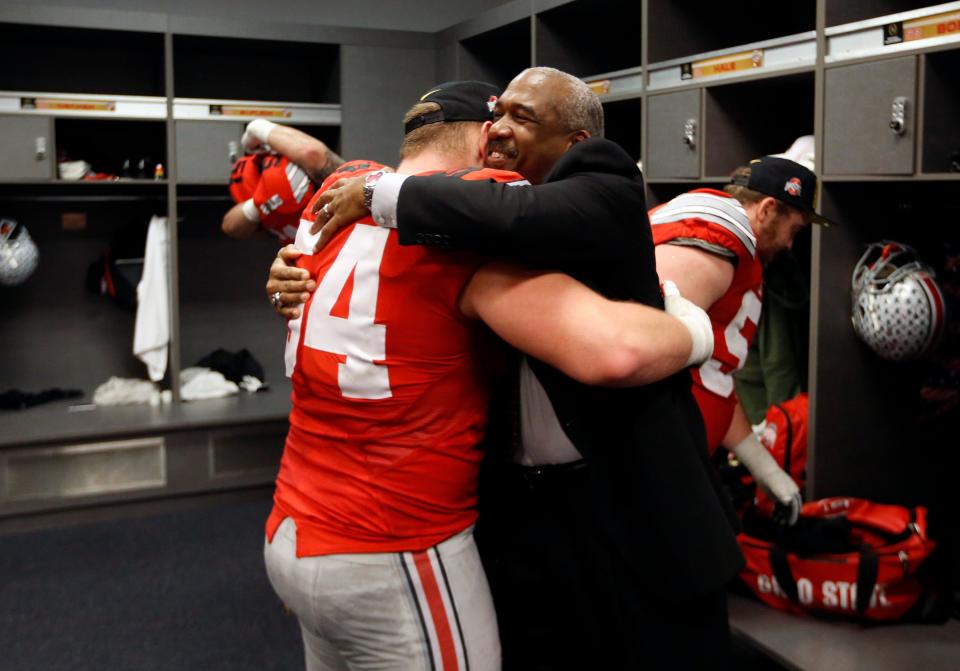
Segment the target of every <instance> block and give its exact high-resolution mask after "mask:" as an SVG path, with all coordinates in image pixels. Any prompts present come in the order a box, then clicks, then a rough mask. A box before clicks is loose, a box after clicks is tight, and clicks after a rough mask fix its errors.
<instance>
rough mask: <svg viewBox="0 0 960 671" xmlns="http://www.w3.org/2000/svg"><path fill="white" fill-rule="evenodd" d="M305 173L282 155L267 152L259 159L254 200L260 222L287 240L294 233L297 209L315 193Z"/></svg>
mask: <svg viewBox="0 0 960 671" xmlns="http://www.w3.org/2000/svg"><path fill="white" fill-rule="evenodd" d="M314 190H315V189H314V184H313V182H311V181H310V178H309V177H308V176H307V173H306V172H304V170H303V169H302V168H301V167H300V166H298V165H297V164H296V163H293V162H291V161H290V160H289V159H288V158H286V157H285V156H279V155H277V154H267V155H266V156H264V157H263V158H262V159H261V161H260V181H259V182H258V183H257V188H256V189H255V190H254V192H253V204H254V205H256V206H257V209H258V210H259V211H260V226H261V227H262V228H263V229H264V230H265V231H267V232H269V233H273V234H274V235H275V236H277V237H278V238H280V242H281V243H282V244H285V245H286V244H289V243H291V242H293V241H294V239H295V238H296V237H297V227H298V226H299V225H300V213H301V212H303V207H304V205H305V204H306V203H307V202H309V200H310V198H311V197H312V196H313V194H314Z"/></svg>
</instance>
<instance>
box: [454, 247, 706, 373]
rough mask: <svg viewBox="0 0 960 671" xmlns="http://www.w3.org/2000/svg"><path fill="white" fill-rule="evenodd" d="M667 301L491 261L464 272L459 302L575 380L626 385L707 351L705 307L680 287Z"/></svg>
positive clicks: (669, 370)
mask: <svg viewBox="0 0 960 671" xmlns="http://www.w3.org/2000/svg"><path fill="white" fill-rule="evenodd" d="M667 303H668V309H673V310H674V312H676V313H677V314H678V317H674V316H671V315H670V314H668V313H666V312H663V311H662V310H658V309H656V308H651V307H648V306H645V305H640V304H637V303H628V302H617V301H611V300H607V299H606V298H603V297H602V296H600V295H599V294H597V293H595V292H594V291H592V290H590V289H589V288H588V287H587V286H585V285H584V284H581V283H580V282H578V281H577V280H575V279H573V278H572V277H570V276H568V275H564V274H562V273H555V272H535V271H531V270H526V269H521V268H517V267H513V266H508V265H505V264H499V263H491V264H488V265H486V266H484V267H482V268H481V269H480V270H479V271H477V273H476V274H475V275H474V276H473V278H472V279H471V280H470V282H469V283H468V285H467V287H466V289H465V290H464V292H463V295H462V298H461V303H460V307H461V310H462V311H463V313H464V314H465V315H467V316H468V317H471V318H475V319H481V320H483V321H484V322H485V323H486V324H487V325H488V326H489V327H490V328H491V329H493V331H494V332H495V333H496V334H497V335H498V336H500V337H501V338H503V339H504V340H505V341H506V342H508V343H509V344H511V345H513V346H514V347H516V348H518V349H520V350H522V351H523V352H526V353H527V354H529V355H530V356H532V357H534V358H536V359H539V360H541V361H543V362H544V363H547V364H549V365H551V366H553V367H554V368H557V369H559V370H560V371H562V372H563V373H565V374H566V375H568V376H570V377H572V378H574V379H575V380H578V381H580V382H583V383H585V384H595V385H605V386H623V387H626V386H636V385H642V384H648V383H650V382H655V381H657V380H660V379H663V378H665V377H667V376H669V375H672V374H673V373H675V372H677V371H678V370H680V369H682V368H685V367H686V366H689V365H691V364H694V363H700V362H701V361H703V360H704V359H706V357H708V356H709V355H710V352H712V351H713V335H712V331H711V329H710V321H709V319H708V317H707V315H706V313H705V312H703V311H702V310H700V309H699V308H697V307H696V306H695V305H693V304H692V303H690V302H689V301H686V300H684V299H683V298H682V297H681V296H679V295H675V296H672V297H670V299H669V300H668V301H667Z"/></svg>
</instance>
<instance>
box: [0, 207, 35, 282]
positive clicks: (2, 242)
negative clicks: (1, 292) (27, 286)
mask: <svg viewBox="0 0 960 671" xmlns="http://www.w3.org/2000/svg"><path fill="white" fill-rule="evenodd" d="M39 257H40V254H39V252H37V246H36V244H34V242H33V238H31V237H30V234H29V233H27V229H26V228H24V227H23V226H22V225H20V224H18V223H17V222H16V221H14V220H13V219H0V284H2V285H3V286H7V287H12V286H15V285H17V284H23V283H24V282H26V281H27V278H28V277H30V276H31V275H32V274H33V271H34V270H36V269H37V260H38V259H39Z"/></svg>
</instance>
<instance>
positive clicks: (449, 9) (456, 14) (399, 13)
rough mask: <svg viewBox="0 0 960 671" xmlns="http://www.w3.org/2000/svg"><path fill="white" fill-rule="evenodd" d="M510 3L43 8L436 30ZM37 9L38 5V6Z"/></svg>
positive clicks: (161, 3)
mask: <svg viewBox="0 0 960 671" xmlns="http://www.w3.org/2000/svg"><path fill="white" fill-rule="evenodd" d="M509 1H510V0H407V1H403V0H337V1H333V2H332V1H330V0H283V2H268V1H266V0H53V1H52V2H49V3H46V2H42V3H36V4H37V5H43V6H54V7H70V8H82V9H97V10H107V11H110V10H122V11H134V12H151V13H162V14H179V15H187V16H203V17H223V18H230V19H244V20H251V19H252V20H262V21H271V22H273V21H277V22H283V23H312V24H317V25H325V26H349V27H354V28H379V29H386V30H414V31H424V32H430V33H433V32H437V31H439V30H443V29H444V28H447V27H449V26H452V25H454V24H456V23H459V22H461V21H463V20H465V19H469V18H471V17H473V16H477V15H478V14H481V13H483V12H484V11H485V10H488V9H490V8H492V7H496V6H498V5H502V4H505V3H506V2H509ZM35 6H36V5H35Z"/></svg>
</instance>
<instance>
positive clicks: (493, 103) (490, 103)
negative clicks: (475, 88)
mask: <svg viewBox="0 0 960 671" xmlns="http://www.w3.org/2000/svg"><path fill="white" fill-rule="evenodd" d="M497 100H498V98H497V96H490V97H489V98H488V99H487V109H488V110H490V111H491V112H492V111H493V108H494V107H496V106H497Z"/></svg>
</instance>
